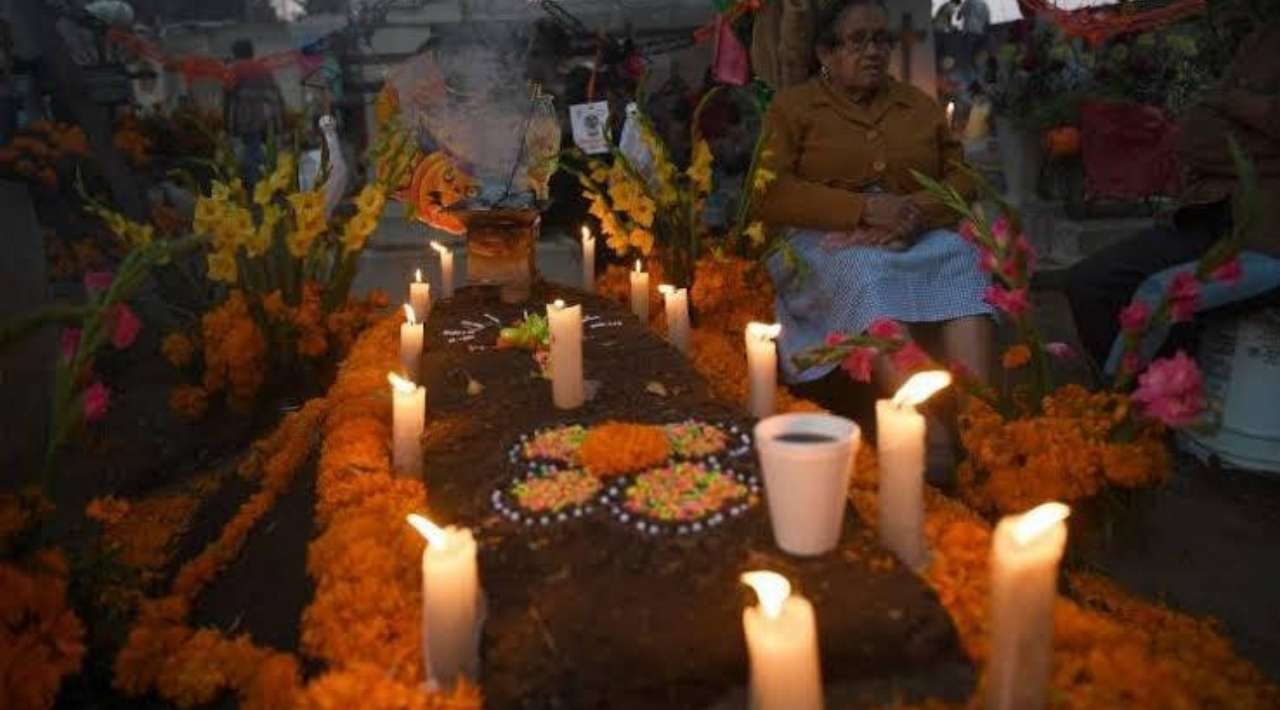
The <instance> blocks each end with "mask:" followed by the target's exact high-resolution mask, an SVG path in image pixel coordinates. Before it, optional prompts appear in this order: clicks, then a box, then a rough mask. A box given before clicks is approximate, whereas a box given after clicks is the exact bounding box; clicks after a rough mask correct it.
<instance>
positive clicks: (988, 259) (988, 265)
mask: <svg viewBox="0 0 1280 710" xmlns="http://www.w3.org/2000/svg"><path fill="white" fill-rule="evenodd" d="M978 268H979V269H982V273H984V274H990V273H992V272H994V271H995V270H996V269H998V268H1000V259H999V258H997V257H996V254H995V252H992V251H986V250H983V252H982V253H981V254H980V255H979V256H978Z"/></svg>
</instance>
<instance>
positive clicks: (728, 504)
mask: <svg viewBox="0 0 1280 710" xmlns="http://www.w3.org/2000/svg"><path fill="white" fill-rule="evenodd" d="M759 495H760V484H759V481H758V479H756V478H754V477H753V476H748V475H745V474H739V473H733V472H731V471H725V470H722V469H721V468H719V467H718V466H717V465H715V464H712V463H693V462H687V461H686V462H679V463H674V464H671V465H668V466H663V467H660V468H654V469H650V470H648V471H646V472H644V473H642V474H640V475H638V476H635V477H632V478H629V479H627V480H625V481H622V482H619V483H617V484H616V485H611V486H610V487H609V488H608V489H606V491H605V499H606V501H607V504H608V506H609V510H610V511H611V512H612V513H613V516H614V518H615V519H616V520H617V521H618V522H620V523H622V524H623V525H625V526H627V527H628V528H629V529H634V530H636V531H638V532H641V533H646V534H650V535H656V534H659V533H670V534H678V535H683V534H690V533H700V532H704V531H706V530H709V529H711V528H714V527H716V526H718V525H720V524H721V523H723V522H725V521H726V520H727V519H729V518H733V517H737V516H739V515H742V514H743V513H745V512H746V511H747V510H749V509H750V508H751V507H752V506H754V505H756V504H757V503H758V502H759Z"/></svg>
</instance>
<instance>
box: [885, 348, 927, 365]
mask: <svg viewBox="0 0 1280 710" xmlns="http://www.w3.org/2000/svg"><path fill="white" fill-rule="evenodd" d="M889 360H890V361H892V362H893V367H894V368H895V369H896V370H897V371H898V372H914V371H916V370H919V369H920V368H922V367H924V366H925V365H928V364H929V354H928V353H926V352H925V351H924V350H921V349H920V346H919V345H916V344H915V343H906V344H905V345H903V346H902V347H900V348H898V349H897V351H895V352H894V353H893V354H892V355H890V356H889Z"/></svg>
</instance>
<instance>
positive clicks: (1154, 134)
mask: <svg viewBox="0 0 1280 710" xmlns="http://www.w3.org/2000/svg"><path fill="white" fill-rule="evenodd" d="M1080 132H1081V134H1082V140H1081V150H1082V157H1083V159H1084V180H1085V182H1084V189H1085V193H1086V194H1087V195H1089V196H1090V197H1111V198H1121V199H1133V198H1145V197H1151V196H1153V195H1169V196H1171V195H1177V194H1178V192H1179V191H1180V189H1181V183H1182V177H1181V170H1180V169H1179V165H1178V157H1177V139H1178V125H1177V124H1176V123H1175V122H1173V121H1172V120H1170V119H1169V117H1168V116H1165V115H1164V112H1162V111H1161V110H1160V109H1158V108H1156V107H1154V106H1147V105H1144V104H1137V103H1129V102H1122V101H1088V102H1085V103H1084V104H1083V105H1081V107H1080Z"/></svg>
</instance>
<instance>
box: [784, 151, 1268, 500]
mask: <svg viewBox="0 0 1280 710" xmlns="http://www.w3.org/2000/svg"><path fill="white" fill-rule="evenodd" d="M1231 150H1232V154H1233V157H1234V159H1235V162H1236V166H1237V170H1238V172H1239V175H1240V177H1241V185H1242V194H1243V195H1244V200H1243V204H1244V205H1245V207H1246V209H1245V210H1244V213H1245V214H1244V215H1242V217H1241V219H1239V220H1237V222H1236V224H1235V225H1234V228H1233V231H1232V233H1231V234H1229V235H1226V236H1225V237H1223V238H1222V239H1221V240H1220V241H1219V242H1218V243H1217V244H1216V245H1215V246H1214V247H1213V248H1212V249H1211V250H1210V251H1209V252H1208V253H1207V254H1206V255H1205V256H1204V257H1203V258H1202V259H1201V260H1200V262H1199V263H1198V264H1197V265H1196V266H1195V267H1194V268H1192V269H1189V270H1187V271H1184V272H1182V273H1179V274H1178V275H1177V276H1176V277H1175V278H1174V279H1173V280H1172V281H1171V283H1170V286H1169V288H1168V290H1167V291H1166V292H1165V293H1164V295H1163V297H1162V299H1161V300H1160V302H1159V303H1157V304H1155V305H1151V304H1147V303H1145V302H1143V301H1140V300H1135V301H1134V302H1133V303H1132V304H1131V305H1129V306H1128V307H1127V308H1125V309H1124V311H1123V312H1122V313H1121V314H1120V322H1121V326H1122V329H1123V332H1124V338H1125V341H1124V342H1125V353H1124V358H1123V362H1122V365H1121V367H1120V369H1119V372H1118V373H1117V376H1116V379H1115V380H1114V382H1112V384H1111V387H1110V388H1109V389H1107V390H1104V391H1100V392H1091V391H1089V390H1088V389H1086V388H1084V387H1081V386H1079V385H1066V386H1061V387H1059V386H1057V385H1056V383H1055V381H1054V371H1053V362H1054V361H1055V360H1060V359H1066V358H1071V357H1074V354H1073V353H1072V352H1071V349H1070V348H1069V347H1068V346H1067V345H1065V344H1063V343H1051V342H1046V341H1045V338H1044V337H1043V335H1042V334H1041V333H1040V331H1039V329H1038V328H1037V327H1036V325H1035V322H1034V320H1033V318H1032V315H1033V314H1032V307H1031V300H1030V295H1029V283H1030V274H1031V271H1032V269H1033V268H1034V254H1033V253H1032V250H1031V248H1030V245H1029V244H1028V242H1027V240H1026V238H1025V236H1024V235H1023V234H1022V229H1021V224H1020V221H1019V217H1018V213H1017V211H1016V210H1015V209H1013V208H1012V207H1011V206H1010V205H1009V204H1008V203H1006V202H1004V201H1003V199H1002V198H1001V197H1000V196H999V194H998V193H996V191H995V190H993V189H992V188H991V187H990V185H988V184H986V183H985V181H983V180H982V179H981V178H980V177H979V176H977V175H976V174H975V175H974V178H975V180H976V181H977V182H978V184H979V185H980V186H981V187H982V189H983V191H984V192H985V194H986V196H987V197H988V198H989V199H990V200H991V201H993V202H994V203H995V204H997V205H999V207H1000V216H999V217H997V218H996V219H994V220H992V219H988V217H987V216H986V215H985V213H984V212H983V210H981V209H979V208H975V207H973V206H970V205H969V204H968V203H967V202H966V201H965V200H964V198H962V197H961V196H960V195H959V194H958V193H956V192H955V191H954V190H953V189H951V188H950V187H948V186H946V185H942V184H940V183H938V182H936V181H933V180H931V179H929V178H928V177H926V176H923V175H920V174H917V175H916V179H917V180H919V181H920V183H921V184H922V185H923V186H924V187H925V189H926V190H928V191H929V192H930V193H932V194H933V195H934V196H936V197H937V198H938V199H939V200H941V201H942V202H943V203H945V204H946V205H948V206H949V207H951V208H952V209H953V210H955V211H956V213H957V214H959V215H960V216H961V217H962V218H963V220H964V221H963V223H962V227H961V230H960V231H961V235H962V236H964V237H965V239H967V240H968V241H969V242H970V243H972V244H973V245H974V247H975V253H976V256H977V258H978V259H979V260H980V264H981V266H982V268H983V269H984V270H985V271H987V272H989V273H991V276H992V285H991V286H990V287H989V288H988V289H987V293H986V301H987V302H988V303H989V304H991V305H992V306H993V307H994V308H995V309H996V310H997V311H999V312H1000V313H1001V315H1002V316H1003V317H1004V318H1006V319H1007V320H1008V321H1009V322H1010V323H1011V324H1012V326H1013V328H1014V330H1015V332H1016V333H1017V335H1018V342H1017V344H1015V345H1013V346H1012V347H1010V348H1009V349H1008V350H1006V351H1005V352H1004V354H1003V357H1002V365H1003V366H1004V368H1005V369H1006V370H1008V371H1009V372H1011V373H1018V374H1021V373H1026V376H1025V377H1024V378H1022V379H1023V382H1022V383H1021V384H1018V385H1016V386H1014V387H1012V388H1007V389H1006V390H1004V391H996V390H994V389H993V388H991V387H989V386H987V385H984V384H981V383H978V382H976V381H975V380H974V379H973V378H972V377H971V376H969V375H968V373H966V372H964V371H963V368H960V367H958V366H955V365H953V366H952V367H951V369H952V371H953V373H954V374H955V375H956V377H957V380H958V382H959V383H960V384H961V386H962V389H963V390H964V391H965V392H966V393H968V394H969V395H970V396H969V397H967V398H965V402H964V411H963V413H962V415H961V420H960V424H961V443H962V444H963V445H964V447H965V450H966V451H967V453H968V459H967V460H966V461H965V462H964V463H963V464H962V465H961V467H960V471H959V478H960V483H961V488H962V495H964V496H965V497H966V498H967V499H968V500H969V502H970V503H971V504H973V505H974V506H975V507H977V508H978V509H980V510H985V511H989V512H995V511H998V512H1012V511H1017V510H1024V509H1026V508H1028V507H1031V506H1033V505H1035V504H1038V503H1041V502H1044V501H1045V500H1051V499H1057V500H1064V501H1072V500H1079V499H1083V498H1088V497H1091V496H1093V495H1094V494H1096V493H1098V492H1099V491H1100V490H1102V489H1103V488H1104V487H1105V486H1106V485H1108V484H1110V485H1116V486H1121V487H1128V488H1134V487H1138V486H1143V485H1148V484H1150V483H1153V482H1156V481H1159V480H1162V479H1163V477H1164V475H1165V468H1166V456H1167V454H1166V451H1165V448H1164V439H1163V434H1164V432H1165V431H1166V430H1167V429H1169V428H1182V427H1190V426H1195V425H1197V424H1198V423H1200V421H1201V418H1202V415H1203V414H1204V412H1205V409H1206V403H1205V398H1204V393H1203V389H1202V382H1201V375H1200V372H1199V370H1198V369H1197V367H1196V364H1195V362H1194V361H1193V360H1192V359H1191V358H1190V357H1188V356H1187V355H1186V354H1184V353H1182V352H1179V353H1177V354H1176V355H1174V356H1172V357H1166V358H1161V359H1157V360H1155V361H1152V362H1148V361H1147V358H1148V356H1149V353H1148V352H1147V350H1149V349H1150V346H1149V343H1148V334H1150V333H1152V332H1153V331H1154V330H1155V329H1158V328H1162V327H1164V326H1167V325H1168V324H1170V323H1174V322H1181V321H1186V320H1190V319H1191V318H1192V317H1193V315H1194V314H1195V311H1196V306H1197V302H1198V300H1199V292H1200V286H1201V284H1203V283H1207V282H1210V281H1215V280H1225V281H1229V280H1232V279H1237V278H1239V277H1240V274H1241V271H1240V262H1239V260H1238V258H1237V256H1238V254H1239V251H1240V248H1241V245H1242V244H1243V243H1244V239H1245V235H1247V234H1248V233H1249V231H1250V230H1251V229H1252V225H1253V224H1254V223H1255V217H1254V216H1253V215H1255V214H1256V210H1257V205H1258V192H1257V180H1256V175H1255V173H1254V170H1253V167H1252V166H1251V165H1250V163H1249V162H1248V160H1247V158H1246V157H1245V156H1244V155H1243V153H1242V152H1241V151H1240V149H1239V147H1238V146H1237V145H1236V144H1235V142H1234V141H1232V143H1231ZM881 355H886V356H888V358H889V359H890V360H891V362H892V364H893V365H894V366H895V368H896V369H898V370H899V371H901V372H904V373H909V372H913V371H917V370H921V369H926V368H935V367H938V365H937V364H936V363H933V362H932V361H931V360H930V359H929V356H928V355H926V354H925V352H924V351H923V350H922V349H921V348H919V346H917V345H916V344H915V343H914V342H912V341H911V340H910V339H909V338H908V336H907V334H906V331H905V329H903V328H902V327H901V326H900V325H898V324H897V323H894V322H892V321H888V320H881V321H877V322H875V323H873V324H872V325H871V326H870V328H869V329H868V330H867V332H866V333H864V334H844V333H835V334H832V335H831V336H829V338H828V340H827V343H826V344H825V345H824V346H822V347H819V348H815V349H813V350H811V351H808V352H805V353H801V354H800V355H798V356H797V357H796V363H797V365H798V366H800V367H801V368H807V367H812V366H813V365H816V364H819V363H839V364H840V365H841V367H842V368H843V369H844V370H845V371H846V372H848V373H849V374H850V376H852V377H854V378H856V379H859V380H862V381H867V382H869V381H870V380H871V371H872V362H873V360H874V359H875V358H877V357H879V356H881Z"/></svg>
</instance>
